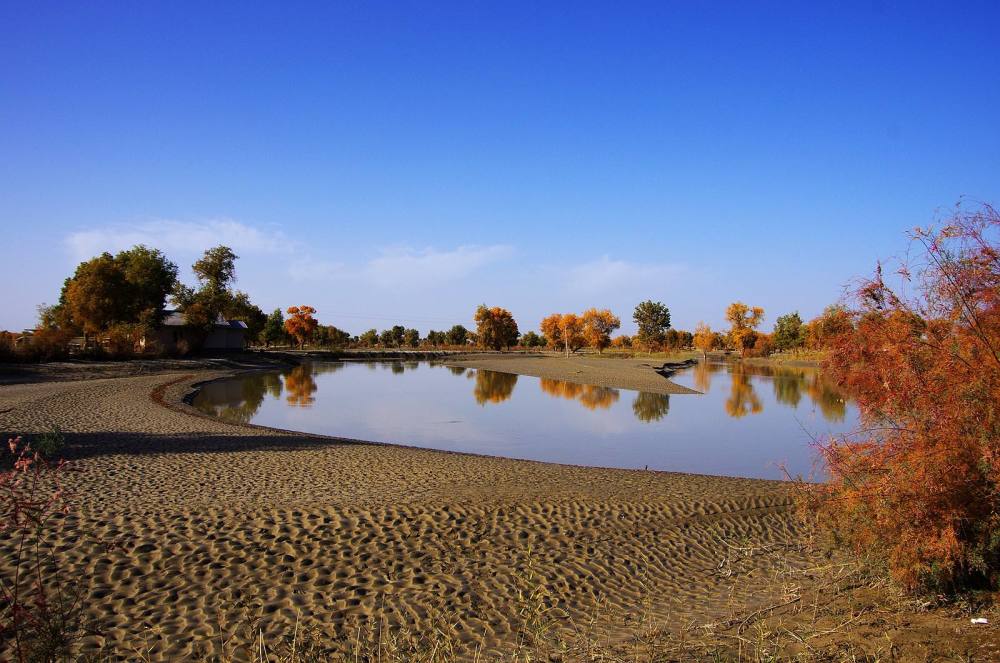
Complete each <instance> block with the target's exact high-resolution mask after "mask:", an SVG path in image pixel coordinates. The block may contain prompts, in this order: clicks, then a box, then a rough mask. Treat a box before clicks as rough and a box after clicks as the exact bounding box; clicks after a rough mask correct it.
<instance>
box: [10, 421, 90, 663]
mask: <svg viewBox="0 0 1000 663" xmlns="http://www.w3.org/2000/svg"><path fill="white" fill-rule="evenodd" d="M41 442H42V445H43V446H45V447H46V448H48V449H49V450H55V447H54V445H55V443H56V442H58V443H59V444H60V445H61V443H62V436H61V434H59V433H58V431H56V432H53V433H52V434H49V435H48V436H44V437H43V439H42V441H41ZM7 446H8V450H7V454H6V457H5V458H4V463H5V465H4V469H3V470H2V471H0V536H3V537H4V538H5V539H6V540H7V541H8V542H10V543H11V544H12V546H11V550H12V556H11V558H9V559H7V560H6V561H7V567H6V570H5V572H4V573H3V574H2V575H0V659H2V660H5V661H6V660H14V661H62V660H70V652H71V648H72V646H73V643H74V642H75V640H76V639H77V637H78V636H79V635H80V633H81V631H82V628H83V626H82V622H83V620H82V614H83V613H82V611H83V605H82V602H81V594H80V592H79V588H78V587H76V586H75V585H74V584H73V583H72V582H70V581H69V579H67V578H65V577H64V576H63V574H62V573H61V571H60V570H59V567H58V565H56V564H55V563H54V561H53V559H52V557H51V554H50V551H49V550H48V547H47V545H46V543H45V541H44V538H45V533H46V530H47V529H48V528H49V525H50V521H51V520H52V519H53V518H54V517H55V516H56V515H57V514H60V513H64V512H65V511H66V503H65V501H64V499H63V491H62V488H61V486H60V482H59V478H60V474H61V473H62V472H63V471H64V470H65V467H66V466H65V464H64V463H62V462H61V461H59V462H50V461H48V460H46V458H45V457H44V456H43V454H42V453H41V452H40V451H39V450H37V449H36V448H34V447H33V446H32V445H30V444H29V443H27V442H25V441H24V440H22V438H20V437H16V438H13V439H11V440H9V441H8V443H7Z"/></svg>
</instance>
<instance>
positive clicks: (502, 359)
mask: <svg viewBox="0 0 1000 663" xmlns="http://www.w3.org/2000/svg"><path fill="white" fill-rule="evenodd" d="M444 363H445V364H447V365H448V366H461V367H463V368H484V369H487V370H491V371H500V372H503V373H517V374H518V375H532V376H534V377H537V378H550V379H553V380H565V381H567V382H575V383H578V384H596V385H599V386H601V387H611V388H614V389H634V390H635V391H646V392H650V393H654V394H696V393H698V392H697V391H694V390H693V389H688V388H687V387H682V386H681V385H679V384H676V383H675V382H671V380H670V375H671V374H672V373H673V372H674V370H676V368H677V367H679V366H680V364H671V363H668V362H665V361H663V360H649V359H612V358H603V357H593V356H589V357H580V356H575V357H574V356H571V357H560V356H553V355H542V354H537V355H525V354H511V355H487V356H485V357H482V358H479V357H476V356H474V355H472V356H466V357H463V358H457V359H449V360H446V361H445V362H444Z"/></svg>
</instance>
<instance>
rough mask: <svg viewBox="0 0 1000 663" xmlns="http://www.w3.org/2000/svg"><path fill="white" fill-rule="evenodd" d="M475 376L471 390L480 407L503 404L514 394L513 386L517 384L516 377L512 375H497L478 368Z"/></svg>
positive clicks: (494, 372) (495, 372)
mask: <svg viewBox="0 0 1000 663" xmlns="http://www.w3.org/2000/svg"><path fill="white" fill-rule="evenodd" d="M470 373H471V371H470ZM475 375H476V386H475V387H474V388H473V389H472V395H473V396H474V397H475V399H476V402H477V403H479V404H480V405H486V404H487V403H503V402H504V401H505V400H507V399H508V398H510V396H511V394H513V393H514V385H516V384H517V375H515V374H514V373H499V372H497V371H488V370H485V369H482V368H480V369H478V370H476V371H475Z"/></svg>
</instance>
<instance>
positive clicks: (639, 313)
mask: <svg viewBox="0 0 1000 663" xmlns="http://www.w3.org/2000/svg"><path fill="white" fill-rule="evenodd" d="M237 260H238V256H237V255H236V254H235V253H234V252H233V251H232V249H230V248H229V247H226V246H217V247H213V248H211V249H208V250H207V251H205V253H204V255H203V256H202V257H201V258H199V259H198V260H197V261H195V263H194V264H193V265H192V266H191V269H192V271H193V273H194V275H195V280H196V282H195V283H194V284H193V285H187V284H185V283H182V282H181V281H180V280H179V278H178V268H177V265H176V264H174V263H173V262H171V261H170V260H168V259H167V258H166V256H164V254H163V253H162V252H161V251H159V250H157V249H153V248H149V247H146V246H143V245H137V246H134V247H132V248H131V249H128V250H124V251H120V252H118V253H117V254H111V253H107V252H106V253H102V254H101V255H99V256H96V257H94V258H91V259H90V260H86V261H84V262H81V263H80V264H79V265H78V266H77V268H76V270H75V271H74V272H73V274H72V275H71V276H70V277H68V278H67V279H66V280H65V282H64V284H63V287H62V290H61V292H60V294H59V299H58V302H57V303H56V304H55V305H53V306H45V305H42V306H40V307H39V325H38V328H37V329H35V330H33V331H32V333H31V334H30V335H22V336H16V335H14V334H11V333H9V332H0V358H7V359H9V358H16V357H17V356H18V355H19V354H20V355H23V356H26V357H31V358H36V359H46V358H54V357H56V356H60V355H63V354H65V353H66V351H67V350H68V349H70V348H72V347H76V348H77V350H78V351H83V352H87V351H92V352H107V353H111V354H129V353H136V352H155V351H156V348H155V347H152V345H151V344H150V343H149V342H148V341H149V339H150V338H151V336H150V333H151V332H152V331H154V330H156V329H158V328H159V327H160V326H161V325H163V324H164V320H165V316H166V314H167V312H168V309H167V305H168V303H170V304H172V305H173V307H174V308H175V309H176V311H177V312H178V313H179V314H180V315H181V316H183V322H184V324H185V325H186V327H187V328H188V329H189V330H193V331H194V332H196V333H194V334H193V335H189V336H188V337H187V338H189V340H190V347H184V348H180V351H182V352H183V351H187V350H198V349H199V344H200V342H201V341H203V340H204V339H205V338H206V337H207V336H208V335H209V334H210V333H211V331H212V329H213V328H214V327H215V326H216V325H218V324H219V323H220V321H233V320H238V321H242V322H243V323H244V324H245V325H246V340H247V342H248V343H249V344H250V345H260V346H263V347H266V348H273V347H284V346H291V345H295V346H297V347H299V348H305V347H307V346H310V347H321V348H332V349H339V348H392V349H415V348H435V349H446V348H447V349H462V348H472V347H477V348H480V349H484V350H494V351H499V350H509V349H512V348H520V349H525V350H538V349H542V348H548V349H550V350H554V351H558V352H561V353H564V354H566V355H567V356H568V355H571V354H573V353H576V352H578V351H580V350H582V349H584V348H589V349H591V350H593V351H595V352H598V353H603V352H604V351H605V350H608V349H609V348H610V349H612V350H615V351H627V352H636V351H640V352H670V351H675V350H698V351H701V352H702V353H703V354H706V355H707V354H708V353H709V352H712V351H731V352H739V353H740V355H741V356H744V357H747V356H767V355H769V354H771V353H773V352H798V351H802V350H822V349H824V348H826V347H827V346H828V344H829V343H830V339H833V338H835V337H837V336H838V335H839V334H841V333H842V332H843V331H844V328H845V327H844V326H845V325H850V324H851V321H850V319H849V317H848V316H847V315H846V312H845V311H844V310H843V309H842V308H839V307H836V306H834V307H829V308H828V309H827V310H826V311H824V313H823V314H822V315H821V316H819V317H817V318H815V319H814V320H811V321H809V322H808V323H807V322H804V321H803V320H802V318H801V317H800V316H799V314H798V312H793V313H789V314H786V315H782V316H780V317H778V319H777V321H776V322H775V324H774V329H773V331H772V332H771V333H766V332H763V331H760V330H759V327H760V325H761V322H762V321H763V318H764V310H763V309H762V308H761V307H759V306H749V305H747V304H744V303H743V302H738V301H737V302H733V303H732V304H730V305H729V307H728V308H727V309H726V311H725V318H726V321H727V322H728V323H729V329H728V330H725V331H714V330H712V329H711V328H710V327H709V326H708V325H706V324H704V323H699V324H698V326H697V327H696V328H695V331H694V332H689V331H685V330H681V329H674V328H673V327H672V326H671V315H670V309H669V308H667V306H666V305H665V304H663V303H662V302H659V301H653V300H651V299H650V300H646V301H643V302H640V303H639V304H637V305H636V307H635V309H634V310H633V313H632V320H633V322H634V323H635V326H636V333H635V334H634V335H631V336H629V335H625V334H619V335H617V336H615V335H614V333H615V332H616V331H617V330H618V329H620V328H621V320H620V319H619V318H618V316H616V315H615V314H614V313H612V312H611V311H610V310H608V309H598V308H590V309H587V310H586V311H584V312H583V313H579V314H577V313H553V314H551V315H548V316H546V317H545V318H544V319H543V320H542V321H541V324H540V325H539V329H538V332H536V331H534V330H531V331H527V332H524V333H521V331H520V330H519V328H518V324H517V321H516V320H515V319H514V316H513V315H512V314H511V312H510V311H508V310H507V309H505V308H502V307H499V306H486V305H485V304H484V305H480V306H479V307H477V308H476V310H475V311H474V313H473V321H474V323H475V327H474V329H468V328H466V327H465V326H463V325H461V324H456V325H454V326H452V327H451V328H450V329H447V330H441V331H438V330H434V329H432V330H430V331H428V332H427V334H426V335H425V336H421V334H420V332H419V331H418V330H417V329H415V328H412V327H407V326H404V325H402V324H397V325H392V326H391V327H388V328H386V329H382V330H378V329H369V330H367V331H365V332H363V333H361V334H359V335H357V336H352V335H351V334H350V333H349V332H347V331H344V330H343V329H340V328H338V327H336V326H334V325H332V324H324V323H322V322H320V321H319V320H318V319H317V317H316V316H317V311H316V309H315V308H313V307H312V306H308V305H296V306H290V307H287V308H286V309H284V310H283V309H281V308H277V309H275V310H274V311H272V312H271V313H270V315H268V314H265V313H264V312H263V311H262V310H261V309H260V307H258V306H257V305H256V304H254V303H253V302H252V301H251V299H250V296H249V295H248V294H247V293H246V292H243V291H240V290H236V289H235V288H234V287H233V284H234V282H235V280H236V261H237Z"/></svg>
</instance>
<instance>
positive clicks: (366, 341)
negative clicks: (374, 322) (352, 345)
mask: <svg viewBox="0 0 1000 663" xmlns="http://www.w3.org/2000/svg"><path fill="white" fill-rule="evenodd" d="M358 343H360V344H361V345H363V346H364V347H366V348H374V347H375V346H376V345H378V330H377V329H369V330H368V331H366V332H364V333H363V334H361V335H360V336H358Z"/></svg>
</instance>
